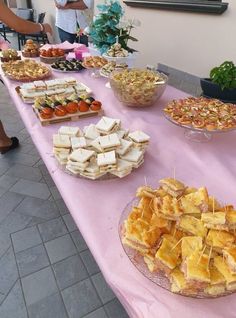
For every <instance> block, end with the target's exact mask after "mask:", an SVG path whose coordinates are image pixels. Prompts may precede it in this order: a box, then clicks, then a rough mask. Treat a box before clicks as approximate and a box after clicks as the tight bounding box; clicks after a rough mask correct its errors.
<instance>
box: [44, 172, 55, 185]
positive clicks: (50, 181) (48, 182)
mask: <svg viewBox="0 0 236 318" xmlns="http://www.w3.org/2000/svg"><path fill="white" fill-rule="evenodd" d="M43 178H44V180H45V182H46V183H47V185H48V187H54V186H55V183H54V181H53V179H52V177H51V176H50V174H45V175H44V176H43Z"/></svg>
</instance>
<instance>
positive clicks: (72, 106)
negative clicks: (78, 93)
mask: <svg viewBox="0 0 236 318" xmlns="http://www.w3.org/2000/svg"><path fill="white" fill-rule="evenodd" d="M65 107H66V110H67V112H68V113H69V114H74V113H76V112H77V111H78V110H79V106H78V103H75V102H70V103H68V104H67V105H66V106H65Z"/></svg>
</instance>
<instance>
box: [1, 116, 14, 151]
mask: <svg viewBox="0 0 236 318" xmlns="http://www.w3.org/2000/svg"><path fill="white" fill-rule="evenodd" d="M11 144H12V140H11V138H9V137H8V136H7V134H6V133H5V130H4V128H3V124H2V122H1V120H0V148H2V147H9V146H11Z"/></svg>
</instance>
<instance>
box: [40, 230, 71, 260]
mask: <svg viewBox="0 0 236 318" xmlns="http://www.w3.org/2000/svg"><path fill="white" fill-rule="evenodd" d="M45 247H46V250H47V253H48V256H49V258H50V261H51V263H52V264H54V263H56V262H59V261H61V260H63V259H65V258H67V257H68V256H71V255H74V254H75V253H76V248H75V245H74V243H73V241H72V239H71V237H70V235H69V234H67V235H64V236H61V237H59V238H56V239H54V240H52V241H49V242H47V243H45Z"/></svg>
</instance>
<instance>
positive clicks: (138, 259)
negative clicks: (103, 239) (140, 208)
mask: <svg viewBox="0 0 236 318" xmlns="http://www.w3.org/2000/svg"><path fill="white" fill-rule="evenodd" d="M138 202H139V199H138V198H134V199H133V200H132V201H131V202H129V203H128V204H127V205H126V207H125V208H124V210H123V212H122V214H121V217H120V221H119V226H118V232H119V237H120V241H121V245H122V246H123V249H124V251H125V253H126V255H127V256H128V258H129V259H130V261H131V262H132V264H133V265H134V266H135V267H136V268H137V270H138V271H139V272H141V273H142V274H143V275H144V276H145V277H146V278H147V279H149V280H151V281H152V282H153V283H155V284H157V285H158V286H160V287H162V288H164V289H166V290H168V291H170V292H171V286H170V282H169V279H168V278H167V277H166V276H165V275H164V273H163V272H161V271H159V272H155V273H151V272H150V271H149V270H148V268H147V265H146V264H145V262H144V260H143V257H142V256H141V255H140V254H139V253H138V252H137V251H135V250H134V249H132V248H130V247H128V246H126V245H125V244H123V237H124V221H125V220H126V219H127V217H128V216H129V214H130V212H131V210H132V208H133V207H135V206H137V205H138ZM232 293H233V291H225V292H224V293H222V294H220V295H217V296H215V295H209V294H206V293H204V292H198V293H190V292H188V293H187V292H184V293H183V292H182V293H177V294H178V295H181V296H186V297H192V298H218V297H222V296H227V295H230V294H232Z"/></svg>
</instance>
